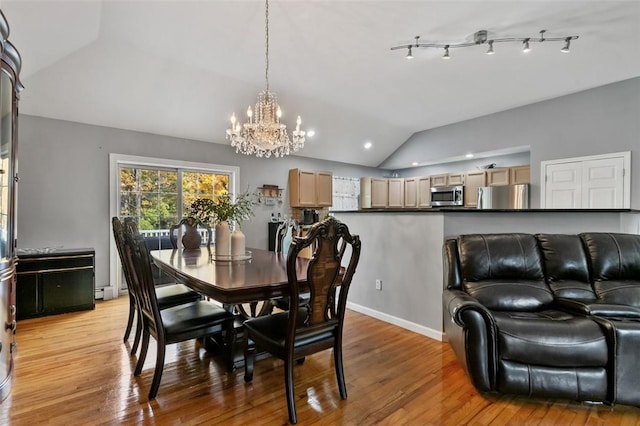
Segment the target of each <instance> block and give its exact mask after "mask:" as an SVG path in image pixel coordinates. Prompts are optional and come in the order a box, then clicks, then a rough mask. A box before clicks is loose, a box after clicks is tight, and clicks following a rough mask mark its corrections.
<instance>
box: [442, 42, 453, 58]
mask: <svg viewBox="0 0 640 426" xmlns="http://www.w3.org/2000/svg"><path fill="white" fill-rule="evenodd" d="M442 59H451V57H450V56H449V45H448V44H447V45H446V46H445V47H444V55H442Z"/></svg>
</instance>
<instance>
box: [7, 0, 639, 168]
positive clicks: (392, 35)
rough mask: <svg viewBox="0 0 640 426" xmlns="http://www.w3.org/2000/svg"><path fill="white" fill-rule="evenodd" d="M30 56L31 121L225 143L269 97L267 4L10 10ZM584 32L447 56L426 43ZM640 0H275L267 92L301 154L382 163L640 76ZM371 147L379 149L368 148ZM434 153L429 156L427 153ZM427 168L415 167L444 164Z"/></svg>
mask: <svg viewBox="0 0 640 426" xmlns="http://www.w3.org/2000/svg"><path fill="white" fill-rule="evenodd" d="M0 8H1V9H2V11H3V12H4V14H5V16H6V17H7V19H8V21H9V24H10V27H11V35H10V40H11V41H12V42H13V43H14V44H15V45H16V46H17V48H18V49H19V51H20V53H21V54H22V58H23V71H22V81H23V83H24V85H25V86H26V89H25V91H24V92H23V95H22V98H21V103H20V112H21V113H22V114H29V115H34V116H42V117H49V118H55V119H61V120H69V121H75V122H81V123H89V124H95V125H100V126H109V127H116V128H121V129H130V130H137V131H142V132H148V133H154V134H162V135H169V136H175V137H180V138H187V139H195V140H201V141H206V142H212V143H220V144H228V143H229V142H228V141H227V140H225V130H226V128H227V127H228V125H229V122H228V119H229V117H230V116H231V113H232V112H234V111H235V113H236V114H237V115H239V116H241V117H244V111H245V110H246V108H247V106H248V105H253V104H254V103H255V101H256V96H257V94H258V92H259V91H261V90H262V89H263V88H264V62H265V58H264V50H265V34H264V2H263V1H253V0H250V1H178V0H173V1H167V0H165V1H152V0H137V1H107V0H104V1H97V0H76V1H58V0H46V1H32V0H3V1H2V2H1V3H0ZM481 29H484V30H487V31H489V34H490V36H493V37H501V36H502V37H520V36H531V37H532V38H535V37H537V35H538V31H539V30H541V29H546V30H547V33H546V35H547V36H548V37H553V36H565V35H579V36H580V38H579V39H578V40H576V41H575V42H573V43H572V45H571V53H569V54H562V53H560V51H559V50H560V48H561V47H562V44H557V43H556V44H552V43H540V44H534V45H532V48H533V49H534V50H533V51H532V52H530V53H529V54H523V53H522V51H521V46H520V45H518V44H516V43H514V44H506V43H505V44H501V45H496V46H495V50H496V52H497V54H495V55H492V56H488V55H485V54H484V53H485V51H486V45H485V46H473V47H469V48H465V49H456V50H452V51H451V56H452V58H451V60H449V61H443V60H441V58H440V57H441V56H442V51H441V50H436V49H415V50H414V52H413V53H414V56H415V58H414V59H413V60H411V61H408V60H405V59H404V56H405V55H406V51H404V50H397V51H391V50H390V47H391V46H394V45H398V44H403V43H404V44H406V43H410V42H411V41H412V40H413V38H414V36H416V35H420V36H421V41H424V42H436V43H448V42H451V43H455V42H464V41H470V40H472V37H473V33H474V32H475V31H477V30H481ZM639 31H640V2H637V1H620V2H618V1H565V2H561V1H507V0H503V1H451V0H448V1H340V0H326V1H293V0H290V1H277V0H272V1H271V2H270V73H269V80H270V86H271V90H272V91H274V92H276V93H277V95H278V98H279V102H280V105H281V107H282V109H283V112H284V120H285V122H286V123H287V124H288V126H289V128H291V127H293V126H295V118H296V116H297V115H298V114H299V115H301V116H302V119H303V126H302V127H303V128H305V129H307V130H308V129H313V130H315V132H316V135H315V136H314V137H313V138H308V139H307V143H306V146H305V148H304V149H303V150H302V151H300V153H299V155H302V156H308V157H313V158H320V159H328V160H337V161H342V162H347V163H353V164H360V165H367V166H377V165H379V164H380V163H382V162H383V161H384V160H385V159H386V158H387V157H389V156H390V155H391V154H392V153H393V152H394V151H395V150H396V149H397V148H398V147H399V146H401V145H402V144H403V143H404V142H405V141H406V140H407V139H408V138H409V137H410V136H411V135H412V134H413V133H415V132H418V131H422V130H426V129H430V128H434V127H439V126H443V125H446V124H450V123H455V122H458V121H462V120H467V119H471V118H475V117H479V116H482V115H486V114H491V113H494V112H498V111H502V110H506V109H510V108H514V107H518V106H521V105H526V104H530V103H533V102H538V101H542V100H545V99H550V98H554V97H558V96H562V95H566V94H570V93H574V92H577V91H581V90H585V89H589V88H592V87H596V86H600V85H604V84H608V83H612V82H616V81H620V80H624V79H628V78H632V77H637V76H640V37H638V33H639ZM366 141H370V142H371V143H372V145H373V147H372V148H371V149H370V150H365V149H364V148H363V144H364V143H365V142H366ZM421 155H424V156H425V157H428V155H429V154H428V153H423V154H421ZM437 160H438V159H434V158H420V159H416V161H421V162H434V161H437Z"/></svg>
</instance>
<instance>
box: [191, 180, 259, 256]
mask: <svg viewBox="0 0 640 426" xmlns="http://www.w3.org/2000/svg"><path fill="white" fill-rule="evenodd" d="M254 204H256V194H254V193H251V192H249V191H245V192H242V193H240V194H238V196H237V197H236V199H235V201H232V199H231V194H229V193H224V194H219V195H217V196H215V197H214V198H213V199H212V198H197V199H196V200H195V201H194V202H193V203H191V208H190V210H189V215H190V216H191V217H193V218H195V220H197V221H198V222H200V223H204V224H208V225H209V226H211V227H214V228H215V245H214V249H215V256H216V260H224V259H234V258H238V256H244V255H245V254H246V252H245V237H244V234H243V233H242V231H241V230H240V223H241V222H242V221H243V220H247V219H249V218H250V217H251V216H253V205H254ZM230 224H233V227H234V231H233V235H232V234H231V233H230V229H229V225H230Z"/></svg>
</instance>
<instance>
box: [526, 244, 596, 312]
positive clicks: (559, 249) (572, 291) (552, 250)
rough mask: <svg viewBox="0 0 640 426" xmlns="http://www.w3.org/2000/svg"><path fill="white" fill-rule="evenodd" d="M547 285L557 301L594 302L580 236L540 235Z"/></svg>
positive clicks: (585, 255)
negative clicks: (579, 300) (560, 299)
mask: <svg viewBox="0 0 640 426" xmlns="http://www.w3.org/2000/svg"><path fill="white" fill-rule="evenodd" d="M536 239H537V240H538V245H539V247H540V252H541V253H542V260H543V264H544V272H545V275H546V277H547V283H548V284H549V287H550V288H551V291H553V294H554V295H555V296H556V297H565V298H569V299H586V300H594V299H595V298H596V295H595V293H594V292H593V289H592V288H591V281H590V280H589V262H588V260H587V254H586V252H585V250H584V246H583V245H582V240H581V239H580V237H579V236H577V235H559V234H537V235H536Z"/></svg>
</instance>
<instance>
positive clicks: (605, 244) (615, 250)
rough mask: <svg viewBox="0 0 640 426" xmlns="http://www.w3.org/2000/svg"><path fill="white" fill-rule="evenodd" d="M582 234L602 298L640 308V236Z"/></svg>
mask: <svg viewBox="0 0 640 426" xmlns="http://www.w3.org/2000/svg"><path fill="white" fill-rule="evenodd" d="M580 237H581V238H582V241H583V242H584V245H585V247H586V249H587V253H588V256H589V266H590V268H591V277H592V280H593V289H594V291H595V293H596V295H597V296H598V298H599V299H601V301H602V302H605V303H620V304H627V305H632V306H635V307H640V235H633V234H614V233H585V234H580Z"/></svg>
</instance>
